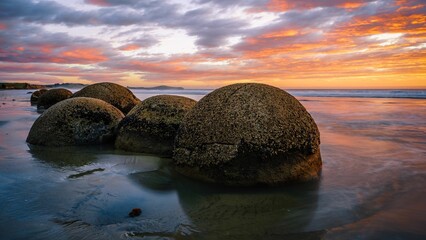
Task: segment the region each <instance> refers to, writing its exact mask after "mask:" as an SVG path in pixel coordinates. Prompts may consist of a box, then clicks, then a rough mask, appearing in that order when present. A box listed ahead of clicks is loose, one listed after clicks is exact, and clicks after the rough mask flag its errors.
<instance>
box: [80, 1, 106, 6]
mask: <svg viewBox="0 0 426 240" xmlns="http://www.w3.org/2000/svg"><path fill="white" fill-rule="evenodd" d="M85 2H86V3H89V4H92V5H97V6H110V5H111V4H110V3H109V2H108V1H107V0H86V1H85Z"/></svg>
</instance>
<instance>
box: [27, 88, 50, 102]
mask: <svg viewBox="0 0 426 240" xmlns="http://www.w3.org/2000/svg"><path fill="white" fill-rule="evenodd" d="M47 91H48V90H47V89H45V88H43V89H40V90H37V91H35V92H33V93H32V94H31V99H30V101H31V104H37V101H38V99H39V98H40V96H41V95H43V94H44V93H46V92H47Z"/></svg>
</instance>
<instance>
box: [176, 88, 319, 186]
mask: <svg viewBox="0 0 426 240" xmlns="http://www.w3.org/2000/svg"><path fill="white" fill-rule="evenodd" d="M319 143H320V138H319V131H318V128H317V126H316V124H315V122H314V120H313V119H312V117H311V116H310V114H309V113H308V112H307V111H306V109H305V108H304V107H303V106H302V105H301V104H300V103H299V101H297V100H296V99H295V98H294V97H293V96H291V95H290V94H288V93H286V92H285V91H283V90H281V89H279V88H275V87H272V86H268V85H264V84H254V83H253V84H252V83H249V84H234V85H230V86H226V87H223V88H220V89H217V90H215V91H213V92H212V93H210V94H208V95H207V96H205V97H204V98H203V99H201V100H200V101H199V102H198V103H197V104H196V105H195V107H194V108H193V109H192V110H191V111H190V112H189V113H188V114H187V115H186V117H185V119H184V120H183V122H182V124H181V126H180V129H179V132H178V135H177V137H176V142H175V151H174V163H175V166H176V169H177V170H178V171H179V172H180V173H182V174H184V175H187V176H190V177H193V178H198V179H202V180H205V181H210V182H219V183H224V184H227V185H255V184H268V185H277V184H282V183H287V182H293V181H302V182H303V181H309V180H312V179H317V178H318V177H319V174H320V170H321V166H322V162H321V156H320V149H319Z"/></svg>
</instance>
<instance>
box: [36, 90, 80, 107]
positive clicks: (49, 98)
mask: <svg viewBox="0 0 426 240" xmlns="http://www.w3.org/2000/svg"><path fill="white" fill-rule="evenodd" d="M71 96H72V92H71V91H70V90H68V89H65V88H54V89H50V90H47V91H46V92H44V93H41V94H40V97H39V98H38V100H37V109H48V108H50V107H51V106H53V105H55V104H56V103H58V102H60V101H63V100H65V99H68V98H70V97H71ZM31 97H32V96H31Z"/></svg>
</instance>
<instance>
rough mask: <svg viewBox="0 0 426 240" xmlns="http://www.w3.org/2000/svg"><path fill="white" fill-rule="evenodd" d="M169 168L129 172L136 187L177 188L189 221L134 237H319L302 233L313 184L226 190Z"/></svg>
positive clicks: (318, 233)
mask: <svg viewBox="0 0 426 240" xmlns="http://www.w3.org/2000/svg"><path fill="white" fill-rule="evenodd" d="M169 172H170V170H167V169H163V170H157V171H151V172H140V173H135V174H132V175H131V178H132V179H133V180H135V182H137V183H138V184H140V186H141V187H142V188H148V189H149V190H152V191H155V192H157V193H159V192H177V195H178V197H179V203H180V205H181V207H182V209H183V210H184V213H185V214H186V215H187V217H188V218H189V221H190V223H191V224H190V225H187V226H186V227H185V231H184V232H182V225H181V224H179V223H176V226H177V227H176V230H175V231H174V232H167V231H164V232H152V231H142V232H132V236H138V237H149V236H151V237H152V236H156V237H173V238H185V239H187V238H189V239H192V238H194V239H197V238H202V239H265V238H267V239H282V238H283V237H285V238H286V239H299V238H300V237H303V238H308V239H320V238H321V237H322V236H323V235H324V234H325V232H324V231H315V232H305V227H306V225H307V224H309V222H310V220H311V215H312V214H313V213H314V212H315V210H316V207H317V190H318V186H319V183H318V182H313V183H308V184H298V185H294V186H287V187H284V188H268V187H257V188H230V187H224V186H220V185H213V184H206V183H199V182H196V181H193V180H190V179H187V178H185V177H182V176H177V175H175V174H176V173H173V171H172V175H173V176H172V175H170V173H169Z"/></svg>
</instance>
